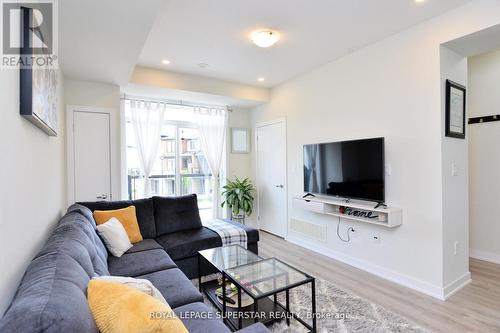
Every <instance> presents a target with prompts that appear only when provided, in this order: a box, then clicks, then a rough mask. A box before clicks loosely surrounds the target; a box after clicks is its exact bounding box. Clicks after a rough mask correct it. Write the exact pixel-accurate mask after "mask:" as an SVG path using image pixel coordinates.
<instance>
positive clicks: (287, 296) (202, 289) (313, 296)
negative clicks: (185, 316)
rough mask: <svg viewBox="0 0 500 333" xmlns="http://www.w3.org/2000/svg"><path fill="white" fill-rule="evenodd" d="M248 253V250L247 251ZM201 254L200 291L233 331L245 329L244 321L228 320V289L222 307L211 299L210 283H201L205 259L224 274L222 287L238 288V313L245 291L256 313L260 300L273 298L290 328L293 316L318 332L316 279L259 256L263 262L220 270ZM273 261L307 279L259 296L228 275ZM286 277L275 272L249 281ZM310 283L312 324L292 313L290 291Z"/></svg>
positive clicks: (252, 282)
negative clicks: (227, 284)
mask: <svg viewBox="0 0 500 333" xmlns="http://www.w3.org/2000/svg"><path fill="white" fill-rule="evenodd" d="M238 246H239V245H238ZM241 248H242V249H244V248H243V247H241ZM244 250H246V249H244ZM246 251H248V250H246ZM200 252H202V251H199V252H198V285H199V290H200V292H203V293H205V294H206V295H207V298H208V299H209V300H210V301H211V302H212V303H213V304H214V305H215V306H216V307H217V309H219V311H221V312H222V315H223V318H224V322H225V323H227V324H229V326H230V328H231V329H233V330H239V329H242V328H243V327H242V326H243V319H242V317H241V316H238V323H237V324H236V323H235V322H233V321H232V320H230V319H229V318H226V314H227V304H226V298H225V296H226V288H222V294H223V298H222V306H221V304H220V303H219V302H217V301H216V300H215V299H214V298H213V297H211V296H212V295H210V293H209V290H208V288H205V286H206V285H208V283H207V282H205V283H202V282H201V276H202V274H201V261H202V259H204V260H205V261H206V262H208V263H209V264H210V265H211V266H213V267H214V268H215V269H216V270H217V271H218V272H219V273H221V274H222V285H223V286H224V285H225V283H226V282H227V281H229V282H231V283H233V284H234V285H235V286H236V289H237V291H238V308H237V310H238V313H240V312H242V308H241V291H242V290H243V291H245V293H247V295H249V296H250V297H251V298H252V299H253V300H254V303H253V310H254V313H258V311H259V301H260V300H262V299H265V298H268V297H270V296H273V301H274V306H275V307H277V308H278V309H279V308H280V309H281V310H282V311H285V312H286V314H287V315H286V322H287V325H288V326H290V316H291V317H293V318H294V319H295V320H297V321H298V322H299V323H301V324H302V325H303V326H304V327H306V328H307V329H308V330H310V332H312V333H316V330H317V327H316V281H315V278H314V277H312V276H310V275H309V274H307V273H304V272H302V271H300V270H298V269H296V268H295V267H292V266H290V265H289V264H287V263H285V262H283V261H281V260H279V259H277V258H266V259H264V258H262V257H260V256H259V258H261V260H259V261H255V262H250V263H247V264H243V265H237V266H234V267H229V268H226V269H220V268H219V267H217V266H216V265H215V264H213V263H212V262H211V261H210V260H208V259H207V258H205V257H203V255H202V254H201V253H200ZM272 260H276V261H277V262H279V263H281V264H283V265H285V266H287V267H289V268H290V269H292V270H295V271H296V272H298V273H300V274H303V275H304V276H305V279H304V280H303V281H300V282H297V283H292V284H288V283H287V284H286V286H284V287H281V288H273V290H271V291H269V292H265V293H259V294H258V295H256V294H254V293H253V292H252V290H251V289H249V288H247V286H245V285H244V284H241V283H240V282H239V281H238V280H237V279H234V278H233V277H231V275H230V274H228V273H227V271H228V270H229V269H235V268H241V267H244V266H249V265H255V264H257V263H260V262H263V261H272ZM286 275H287V272H275V273H274V272H273V275H271V276H268V277H265V278H262V279H258V280H255V281H249V282H250V284H254V283H258V282H262V281H265V280H269V279H272V278H277V277H279V276H285V277H286ZM308 283H310V284H311V310H312V316H311V317H312V318H311V319H312V324H309V323H307V322H305V321H304V320H303V319H302V318H299V316H298V315H297V314H295V313H293V312H291V311H290V290H291V289H293V288H296V287H299V286H302V285H305V284H308ZM253 287H254V288H256V287H255V286H253ZM256 289H257V288H256ZM281 292H285V305H283V304H281V303H280V302H279V301H278V297H277V296H278V294H279V293H281ZM258 321H259V318H258V316H254V322H258ZM274 321H275V320H263V321H262V322H263V323H264V324H271V323H272V322H274Z"/></svg>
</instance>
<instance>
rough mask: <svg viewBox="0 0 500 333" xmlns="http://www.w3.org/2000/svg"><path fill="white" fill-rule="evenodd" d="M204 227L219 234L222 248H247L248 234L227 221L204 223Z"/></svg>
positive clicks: (214, 220) (216, 220)
mask: <svg viewBox="0 0 500 333" xmlns="http://www.w3.org/2000/svg"><path fill="white" fill-rule="evenodd" d="M203 225H204V226H205V227H207V228H209V229H211V230H213V231H215V232H216V233H218V234H219V236H220V238H221V240H222V246H229V245H234V244H237V245H240V246H243V247H244V248H245V249H246V248H247V232H246V231H245V229H243V228H240V227H237V226H235V225H233V224H231V223H227V222H226V221H223V220H219V219H213V220H210V221H205V222H203Z"/></svg>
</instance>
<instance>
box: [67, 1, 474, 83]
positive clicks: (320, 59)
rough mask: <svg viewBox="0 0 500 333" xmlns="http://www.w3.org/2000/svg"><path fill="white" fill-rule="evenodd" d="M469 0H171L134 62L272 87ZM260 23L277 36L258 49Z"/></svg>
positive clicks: (160, 13)
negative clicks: (255, 37) (254, 34)
mask: <svg viewBox="0 0 500 333" xmlns="http://www.w3.org/2000/svg"><path fill="white" fill-rule="evenodd" d="M65 1H66V0H65ZM468 1H469V0H426V1H425V2H423V3H416V2H415V1H414V0H377V1H374V0H315V1H304V0H272V1H270V0H251V1H249V0H247V1H241V0H240V1H235V0H171V1H169V2H167V3H165V5H164V6H163V7H162V8H161V10H159V12H158V15H157V16H156V19H155V21H154V24H153V27H152V29H151V31H150V33H149V36H148V38H147V40H146V42H145V45H144V48H143V50H142V53H141V54H140V57H139V61H138V62H139V64H140V65H143V66H148V67H155V68H161V69H165V70H169V71H174V72H181V73H189V74H194V75H201V76H209V77H214V78H219V79H224V80H229V81H234V82H241V83H246V84H251V85H257V86H262V87H273V86H275V85H277V84H279V83H282V82H284V81H286V80H288V79H290V78H292V77H294V76H296V75H299V74H301V73H304V72H307V71H308V70H311V69H313V68H314V67H317V66H319V65H322V64H325V63H327V62H329V61H332V60H335V59H338V58H340V57H342V56H344V55H346V54H348V53H351V52H353V51H355V50H357V49H360V48H362V47H363V46H366V45H369V44H371V43H374V42H376V41H378V40H381V39H383V38H385V37H388V36H390V35H392V34H395V33H397V32H400V31H402V30H404V29H406V28H408V27H410V26H412V25H415V24H417V23H419V22H422V21H424V20H427V19H429V18H432V17H434V16H437V15H439V14H441V13H443V12H445V11H448V10H451V9H453V8H455V7H458V6H460V5H463V4H465V3H467V2H468ZM140 3H141V4H142V3H143V1H141V2H140ZM134 14H135V13H134ZM258 28H272V29H276V30H278V31H280V32H281V33H282V39H281V40H280V41H279V42H278V43H277V44H276V45H275V46H274V47H271V48H268V49H262V48H258V47H256V46H254V45H253V44H252V43H250V42H249V39H248V35H249V33H250V32H251V31H252V30H254V29H258ZM162 59H168V60H170V61H171V64H169V65H163V64H162V63H161V60H162ZM199 63H206V64H208V67H207V68H200V67H199V66H198V64H199ZM259 77H265V81H264V82H257V78H259Z"/></svg>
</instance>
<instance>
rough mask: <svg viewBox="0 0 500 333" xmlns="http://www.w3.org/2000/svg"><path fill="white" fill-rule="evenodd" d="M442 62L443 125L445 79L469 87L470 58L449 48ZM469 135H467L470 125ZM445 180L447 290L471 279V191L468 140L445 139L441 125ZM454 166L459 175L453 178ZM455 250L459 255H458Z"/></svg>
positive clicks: (442, 56) (445, 268) (443, 51)
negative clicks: (468, 63)
mask: <svg viewBox="0 0 500 333" xmlns="http://www.w3.org/2000/svg"><path fill="white" fill-rule="evenodd" d="M440 59H441V123H442V124H444V123H445V104H446V103H445V101H446V100H445V96H446V89H445V87H446V80H447V79H449V80H452V81H454V82H456V83H458V84H461V85H463V86H465V87H467V58H466V57H464V56H462V55H460V54H458V53H455V52H453V51H451V50H449V49H447V48H446V47H441V49H440ZM465 126H466V128H465V129H466V135H468V131H467V125H465ZM441 137H442V141H441V145H442V147H441V150H442V181H443V193H442V196H443V209H442V211H443V285H444V287H445V289H446V290H454V289H456V287H457V286H459V285H460V284H463V283H467V282H468V281H469V280H470V273H469V240H468V229H469V191H468V183H469V177H468V159H467V156H468V154H467V138H466V139H457V138H450V137H446V136H445V126H441ZM452 165H454V168H456V170H457V172H456V174H455V175H452V172H451V171H452ZM455 248H456V253H455Z"/></svg>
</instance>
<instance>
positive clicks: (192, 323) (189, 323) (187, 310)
mask: <svg viewBox="0 0 500 333" xmlns="http://www.w3.org/2000/svg"><path fill="white" fill-rule="evenodd" d="M174 312H175V314H176V315H177V316H178V317H179V318H181V320H182V323H183V324H184V326H186V328H187V329H188V331H189V332H203V333H224V332H227V333H229V332H231V330H230V329H229V328H227V327H226V325H224V323H223V322H222V320H220V319H217V315H216V314H215V312H213V311H212V310H210V308H209V307H208V306H206V305H205V304H203V303H201V302H196V303H191V304H186V305H183V306H180V307H178V308H175V309H174ZM197 314H199V315H197Z"/></svg>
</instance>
